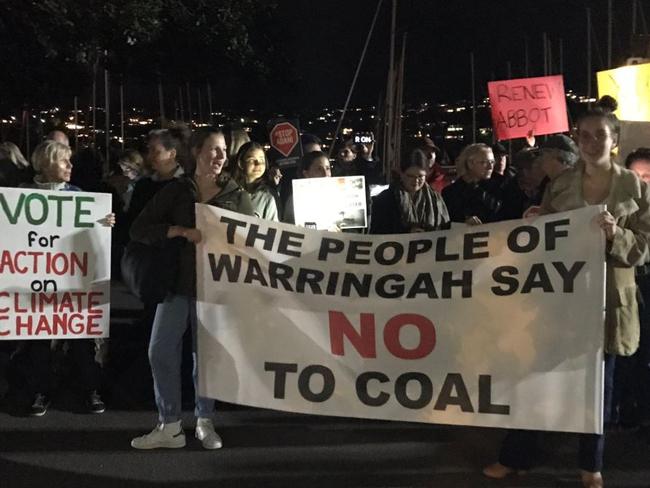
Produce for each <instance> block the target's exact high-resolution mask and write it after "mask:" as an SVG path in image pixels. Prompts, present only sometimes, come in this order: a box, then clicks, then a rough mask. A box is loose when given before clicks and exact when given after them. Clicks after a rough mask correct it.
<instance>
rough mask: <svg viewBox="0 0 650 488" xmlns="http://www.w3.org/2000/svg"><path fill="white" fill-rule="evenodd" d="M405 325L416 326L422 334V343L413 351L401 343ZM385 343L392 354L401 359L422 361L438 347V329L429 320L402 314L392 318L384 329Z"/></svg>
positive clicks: (410, 314) (412, 314)
mask: <svg viewBox="0 0 650 488" xmlns="http://www.w3.org/2000/svg"><path fill="white" fill-rule="evenodd" d="M405 325H415V326H416V327H417V328H418V330H419V332H420V342H419V343H418V345H417V346H416V347H415V348H413V349H406V348H405V347H404V346H402V343H401V342H400V331H401V330H402V327H403V326H405ZM384 343H385V344H386V348H387V349H388V350H389V351H390V353H391V354H392V355H393V356H395V357H398V358H400V359H421V358H423V357H425V356H428V355H429V354H430V353H431V351H433V349H434V348H435V347H436V329H435V327H434V325H433V322H431V321H430V320H429V319H428V318H426V317H424V316H422V315H418V314H414V313H402V314H399V315H396V316H395V317H393V318H391V319H390V320H389V321H388V322H386V327H384Z"/></svg>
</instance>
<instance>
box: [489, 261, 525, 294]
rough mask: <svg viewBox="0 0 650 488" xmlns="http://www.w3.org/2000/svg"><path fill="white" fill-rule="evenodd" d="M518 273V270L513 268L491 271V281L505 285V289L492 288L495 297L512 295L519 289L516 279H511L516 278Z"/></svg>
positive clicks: (499, 268) (504, 267) (506, 267)
mask: <svg viewBox="0 0 650 488" xmlns="http://www.w3.org/2000/svg"><path fill="white" fill-rule="evenodd" d="M518 273H519V270H518V269H517V268H515V267H514V266H499V267H498V268H495V270H494V271H492V279H493V280H494V281H495V282H496V283H500V284H502V285H507V288H500V287H498V286H493V287H492V293H494V294H495V295H497V296H500V297H504V296H508V295H512V294H513V293H514V292H516V291H517V289H518V288H519V281H518V280H517V278H513V277H512V276H517V274H518Z"/></svg>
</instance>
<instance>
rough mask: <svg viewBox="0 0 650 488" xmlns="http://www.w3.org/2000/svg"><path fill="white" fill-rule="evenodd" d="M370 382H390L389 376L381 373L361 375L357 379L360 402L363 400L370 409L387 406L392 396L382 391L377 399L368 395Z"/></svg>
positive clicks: (369, 372)
mask: <svg viewBox="0 0 650 488" xmlns="http://www.w3.org/2000/svg"><path fill="white" fill-rule="evenodd" d="M370 380H377V381H379V382H380V383H387V382H388V381H389V380H388V376H386V375H385V374H384V373H380V372H379V371H367V372H365V373H361V374H360V375H359V376H358V377H357V381H356V383H355V386H356V389H357V396H358V397H359V400H361V403H363V404H364V405H368V406H369V407H381V406H382V405H385V404H386V402H387V401H388V400H389V399H390V395H389V394H388V393H386V392H385V391H381V392H379V395H377V396H375V397H373V396H370V394H369V393H368V382H369V381H370Z"/></svg>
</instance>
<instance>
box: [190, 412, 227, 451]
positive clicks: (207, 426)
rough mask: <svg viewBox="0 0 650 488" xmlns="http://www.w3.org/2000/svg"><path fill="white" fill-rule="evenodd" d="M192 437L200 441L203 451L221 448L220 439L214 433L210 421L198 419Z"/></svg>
mask: <svg viewBox="0 0 650 488" xmlns="http://www.w3.org/2000/svg"><path fill="white" fill-rule="evenodd" d="M194 437H196V438H197V439H198V440H200V441H201V444H203V448H204V449H220V448H221V446H223V443H222V442H221V437H219V434H217V433H216V432H215V431H214V424H213V423H212V420H210V419H206V418H203V417H199V418H198V419H197V421H196V431H195V432H194Z"/></svg>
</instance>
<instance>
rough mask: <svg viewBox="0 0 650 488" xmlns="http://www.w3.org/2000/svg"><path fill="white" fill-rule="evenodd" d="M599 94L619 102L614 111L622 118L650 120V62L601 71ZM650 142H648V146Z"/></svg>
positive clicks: (598, 77) (598, 74)
mask: <svg viewBox="0 0 650 488" xmlns="http://www.w3.org/2000/svg"><path fill="white" fill-rule="evenodd" d="M596 77H597V80H598V96H599V97H602V96H604V95H609V96H611V97H614V98H615V99H616V101H617V102H618V108H617V109H616V111H615V112H614V114H616V116H617V117H618V118H619V119H621V120H629V121H635V122H650V63H645V64H634V65H631V66H623V67H621V68H616V69H609V70H606V71H599V72H598V73H597V75H596ZM648 145H650V143H648V142H646V144H645V146H646V147H647V146H648Z"/></svg>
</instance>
